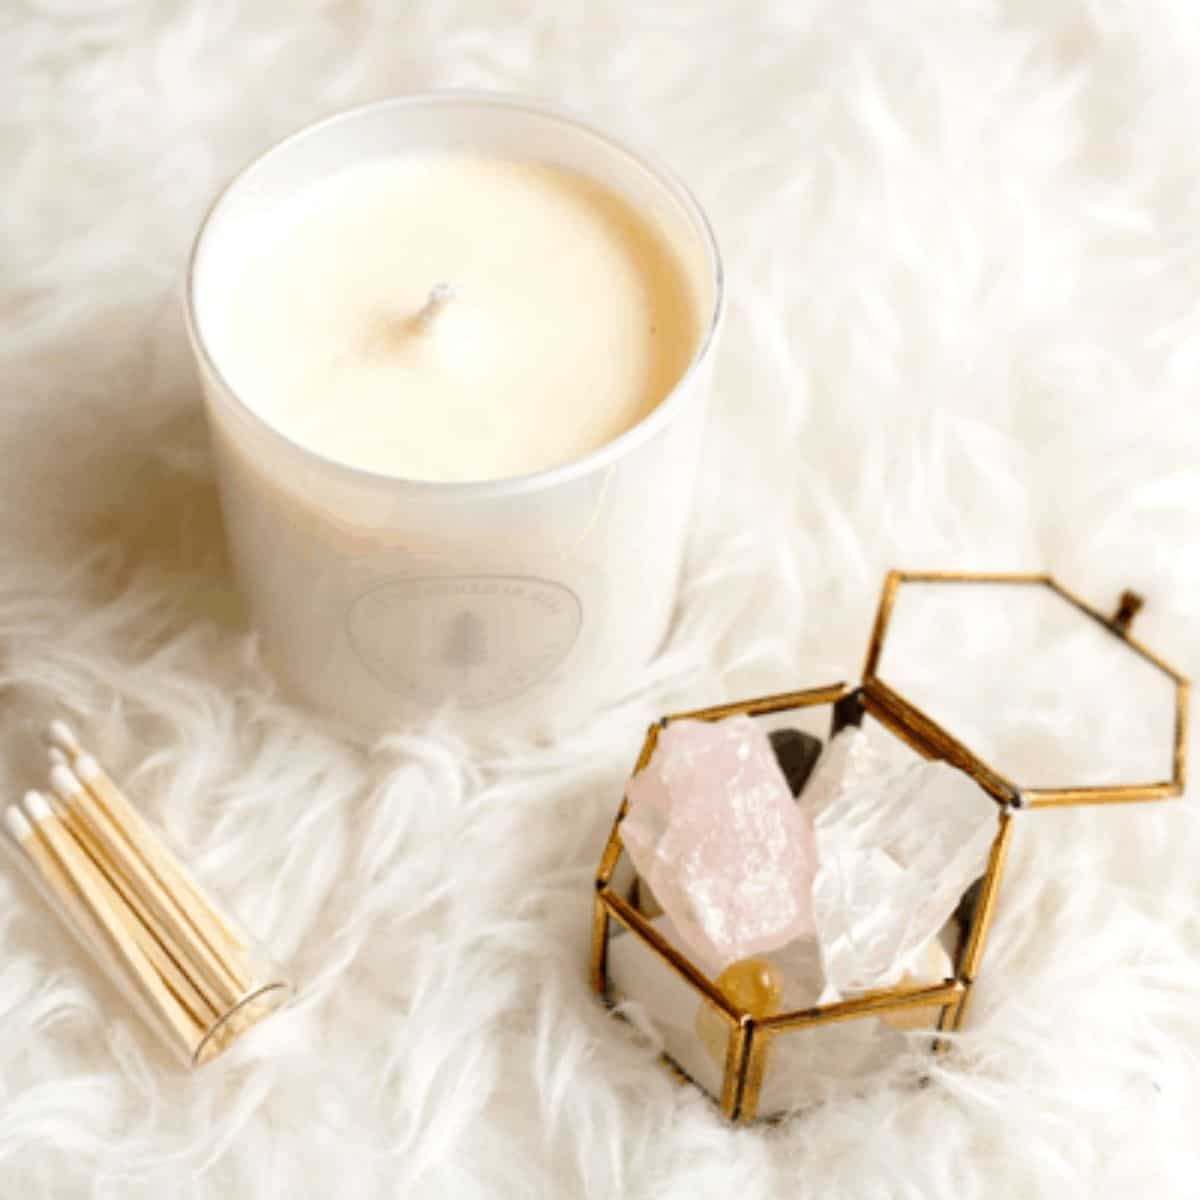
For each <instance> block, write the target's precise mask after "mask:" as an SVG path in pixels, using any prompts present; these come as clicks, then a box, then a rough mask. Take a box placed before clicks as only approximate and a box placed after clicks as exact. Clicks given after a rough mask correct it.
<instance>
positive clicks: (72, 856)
mask: <svg viewBox="0 0 1200 1200" xmlns="http://www.w3.org/2000/svg"><path fill="white" fill-rule="evenodd" d="M6 823H7V825H8V828H9V830H10V831H11V832H12V833H13V835H14V837H15V838H16V840H17V843H18V845H19V846H20V847H21V850H22V851H23V853H24V854H25V856H26V858H27V859H28V860H29V862H30V863H32V864H33V867H34V869H35V870H36V871H37V873H38V874H39V876H40V877H41V878H42V879H43V880H44V881H45V884H46V886H47V887H48V888H49V889H50V890H51V891H52V892H53V894H54V895H55V896H56V897H57V898H58V899H59V900H61V901H62V904H63V907H64V909H66V910H67V911H68V912H69V913H72V914H73V915H74V916H75V917H76V919H78V918H79V916H80V911H79V910H80V905H82V906H83V907H84V908H85V909H86V913H87V916H86V918H84V919H83V920H81V921H80V928H81V929H82V930H83V931H84V932H85V933H88V934H91V935H97V934H98V935H99V942H100V945H101V946H106V947H107V949H108V950H109V951H111V953H112V954H113V956H114V957H115V958H116V960H117V962H118V963H119V964H120V965H121V966H122V967H123V968H124V973H125V975H126V977H127V978H128V979H129V981H130V983H131V984H132V985H133V986H134V987H135V988H136V989H137V990H138V991H139V992H140V993H141V995H142V996H143V998H144V999H145V1000H146V1002H147V1003H148V1004H149V1006H150V1008H151V1009H152V1010H153V1011H154V1012H156V1013H158V1014H159V1015H160V1016H161V1017H162V1018H163V1020H164V1021H165V1023H166V1026H167V1029H168V1031H169V1032H170V1033H172V1034H173V1035H174V1036H175V1037H177V1038H178V1039H179V1041H180V1043H181V1044H182V1046H183V1049H184V1051H185V1053H186V1054H187V1055H188V1056H189V1058H190V1057H191V1056H192V1055H193V1054H194V1053H195V1049H196V1046H197V1045H198V1043H199V1040H200V1038H201V1037H202V1036H203V1032H204V1030H203V1028H202V1027H201V1026H200V1025H199V1024H198V1023H197V1022H196V1021H195V1020H194V1019H193V1018H192V1017H191V1015H190V1014H189V1013H188V1012H187V1010H186V1009H185V1008H184V1007H183V1005H182V1004H180V1002H179V1000H178V999H177V998H176V996H175V995H174V993H173V992H172V991H171V989H170V988H169V987H168V985H167V984H166V982H164V980H163V978H162V977H161V976H160V975H159V974H158V972H157V971H156V970H155V968H154V966H153V965H152V964H151V962H150V961H149V959H148V958H147V956H146V954H145V953H144V951H143V948H142V945H141V944H140V941H139V938H138V935H137V933H136V930H135V926H134V924H133V922H132V920H131V918H130V915H129V910H128V909H126V908H125V907H124V906H123V904H122V903H121V901H120V898H119V897H117V896H116V894H115V893H114V892H113V891H112V890H111V888H109V886H108V885H107V883H106V881H105V879H104V876H103V875H102V874H100V872H99V871H98V870H97V869H96V868H95V866H94V864H92V862H91V860H90V859H89V858H88V857H87V855H86V854H84V853H83V851H82V849H81V848H80V847H79V845H78V843H76V842H75V840H74V838H72V837H71V835H70V833H69V832H68V831H67V829H66V827H65V826H64V825H63V824H62V822H61V821H60V820H59V819H58V817H57V816H56V815H55V813H54V811H53V809H52V808H51V807H50V804H49V801H47V799H46V797H45V796H43V795H42V794H41V793H40V792H28V793H26V796H25V801H24V812H22V811H21V810H20V809H16V808H10V809H9V811H8V813H7V814H6Z"/></svg>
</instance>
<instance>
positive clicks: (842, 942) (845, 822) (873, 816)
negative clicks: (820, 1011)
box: [801, 728, 996, 1003]
mask: <svg viewBox="0 0 1200 1200" xmlns="http://www.w3.org/2000/svg"><path fill="white" fill-rule="evenodd" d="M801 804H802V805H803V806H804V807H805V808H806V809H807V810H808V812H809V813H810V814H811V816H812V818H813V824H814V832H815V836H816V846H817V861H818V864H819V865H818V869H817V873H816V878H815V880H814V883H813V909H814V919H815V924H816V931H817V940H818V943H819V945H820V948H821V959H822V964H823V968H824V975H825V988H824V991H823V993H822V996H821V1001H822V1003H826V1002H830V1001H834V1000H838V999H841V998H844V997H846V996H849V995H853V994H855V993H857V992H862V991H867V990H870V989H872V988H880V987H891V986H894V985H896V984H898V983H900V982H901V980H903V979H904V978H905V976H906V975H910V974H911V975H913V976H918V977H919V976H923V975H924V974H925V973H926V972H925V971H924V969H923V968H924V964H923V962H922V958H923V956H924V955H925V952H926V951H927V948H928V947H929V945H930V943H931V942H932V941H933V940H934V939H935V938H936V937H937V935H938V933H939V931H940V930H941V928H942V927H943V926H944V925H945V924H946V922H947V921H948V920H949V919H950V917H951V915H952V914H953V912H954V909H955V907H956V906H957V904H958V902H959V900H960V899H961V897H962V895H963V893H964V892H965V891H966V889H967V888H968V887H969V886H970V884H971V882H972V881H973V880H974V879H975V878H977V877H978V876H979V875H980V874H981V872H982V871H983V869H984V865H985V864H986V862H987V856H988V851H989V849H990V846H991V842H992V838H993V837H994V835H995V829H996V812H995V805H994V804H993V802H992V801H991V799H990V798H989V797H988V796H987V794H986V793H985V792H984V791H983V790H982V789H981V788H979V787H978V786H977V785H976V784H975V783H974V782H973V781H972V780H971V779H970V778H969V777H968V776H966V775H964V774H963V773H962V772H961V771H957V770H955V769H954V768H953V767H949V766H947V765H946V764H945V763H938V762H919V763H914V764H911V765H906V766H903V767H893V766H889V765H888V764H886V763H885V762H884V761H883V759H882V758H881V757H880V756H879V755H878V754H877V753H876V752H875V751H874V750H873V749H872V748H871V746H870V745H869V743H868V742H867V739H866V736H865V734H863V732H862V731H861V730H859V729H855V728H849V729H845V730H843V731H842V732H841V733H839V734H838V735H837V736H836V737H835V738H833V739H832V741H831V742H830V744H829V747H828V749H827V751H826V753H825V754H824V755H823V757H822V759H821V761H820V762H819V763H818V764H817V767H816V770H815V771H814V773H813V777H812V779H811V781H810V783H809V786H808V788H807V789H806V790H805V792H804V794H803V796H802V797H801Z"/></svg>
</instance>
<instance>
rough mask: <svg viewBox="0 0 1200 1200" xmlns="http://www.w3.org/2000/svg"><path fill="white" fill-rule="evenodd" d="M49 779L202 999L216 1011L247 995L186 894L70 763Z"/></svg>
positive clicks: (246, 983) (54, 770)
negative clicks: (159, 868) (202, 929)
mask: <svg viewBox="0 0 1200 1200" xmlns="http://www.w3.org/2000/svg"><path fill="white" fill-rule="evenodd" d="M50 783H51V786H52V787H53V788H54V791H55V793H56V794H57V795H58V797H59V799H60V800H62V802H63V804H64V805H65V806H66V808H67V810H68V812H71V813H73V814H77V815H78V816H79V817H80V818H81V819H82V820H83V821H84V822H85V823H86V825H87V827H88V829H89V830H90V831H91V833H92V834H93V835H94V836H95V838H96V841H97V842H98V843H99V845H100V847H101V848H102V852H103V854H104V857H105V858H106V859H107V860H108V861H109V862H110V863H111V864H112V865H113V867H114V868H115V869H116V870H118V871H119V872H120V873H121V874H122V875H123V876H124V877H125V879H126V881H127V882H128V884H129V886H130V887H131V888H132V889H133V891H134V892H136V893H137V895H138V896H139V897H140V899H141V900H142V902H143V903H144V904H145V906H146V909H147V910H148V911H149V912H150V913H151V914H152V916H153V919H154V920H155V921H156V922H157V923H158V924H159V925H161V927H162V929H163V930H165V931H166V936H167V938H168V939H169V941H170V942H171V943H172V944H173V945H174V947H175V949H176V950H177V951H178V952H179V954H180V955H181V956H182V957H183V959H184V960H185V961H186V962H187V963H188V965H189V966H190V967H191V968H192V971H191V974H192V976H193V978H194V981H195V984H196V986H197V988H198V989H199V990H200V991H201V993H202V994H203V995H204V997H205V1000H206V1002H207V1003H209V1004H210V1005H211V1006H212V1007H213V1008H214V1009H215V1010H216V1011H218V1012H224V1011H226V1010H227V1009H229V1008H232V1007H233V1006H234V1005H235V1004H237V1002H238V1001H239V1000H240V999H241V998H242V997H243V996H244V995H245V994H246V992H247V990H248V987H249V980H247V979H246V978H244V977H243V975H242V972H241V970H240V969H239V967H238V966H237V964H234V963H231V962H227V961H226V960H225V958H224V957H223V956H221V955H219V954H218V953H216V952H215V951H214V949H213V948H212V947H211V946H210V945H209V944H208V942H207V941H206V940H205V938H204V937H203V935H202V934H201V933H200V932H199V929H198V925H200V924H202V921H201V919H200V918H199V917H198V916H196V915H193V914H192V913H191V912H190V911H189V909H190V905H189V902H188V900H187V898H186V897H182V896H179V895H177V894H173V893H172V892H171V891H170V889H169V887H168V886H166V885H165V884H164V882H163V880H162V879H161V878H160V877H159V876H158V874H157V873H156V872H155V871H154V869H153V867H152V866H151V865H150V862H149V861H148V859H149V858H150V857H151V856H152V853H153V852H152V851H145V850H143V849H142V848H141V847H135V846H134V845H131V841H132V839H131V837H130V831H129V830H124V831H123V830H122V829H121V827H120V825H119V824H118V823H117V822H115V821H114V820H113V819H112V817H111V815H110V814H109V813H108V812H107V810H106V809H105V806H104V805H103V804H101V803H100V802H99V801H97V799H96V797H95V796H93V795H92V793H91V792H90V791H89V790H88V789H87V788H86V787H84V786H83V784H82V783H81V782H80V780H79V778H78V777H77V776H76V775H75V773H74V772H73V771H72V770H71V769H70V768H69V767H64V766H62V765H59V766H56V767H54V768H52V769H51V771H50Z"/></svg>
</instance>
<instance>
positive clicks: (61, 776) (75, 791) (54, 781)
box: [50, 764, 83, 798]
mask: <svg viewBox="0 0 1200 1200" xmlns="http://www.w3.org/2000/svg"><path fill="white" fill-rule="evenodd" d="M50 786H51V787H52V788H53V789H54V790H55V791H56V792H57V793H58V794H59V795H60V796H62V797H64V798H65V797H67V796H78V795H79V793H80V792H82V791H83V784H82V783H80V782H79V777H78V776H77V775H76V774H75V772H74V771H72V770H71V768H70V767H64V766H62V765H61V764H60V765H59V766H57V767H51V768H50Z"/></svg>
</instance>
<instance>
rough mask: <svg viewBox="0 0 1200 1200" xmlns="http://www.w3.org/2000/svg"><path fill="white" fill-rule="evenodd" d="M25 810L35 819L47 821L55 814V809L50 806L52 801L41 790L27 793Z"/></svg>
mask: <svg viewBox="0 0 1200 1200" xmlns="http://www.w3.org/2000/svg"><path fill="white" fill-rule="evenodd" d="M25 811H26V812H27V813H28V814H29V815H30V817H31V818H32V819H33V820H35V821H46V820H49V818H50V817H52V816H54V809H52V808H51V807H50V801H49V800H47V799H46V797H45V796H43V795H42V793H41V792H32V791H30V792H26V793H25Z"/></svg>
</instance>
